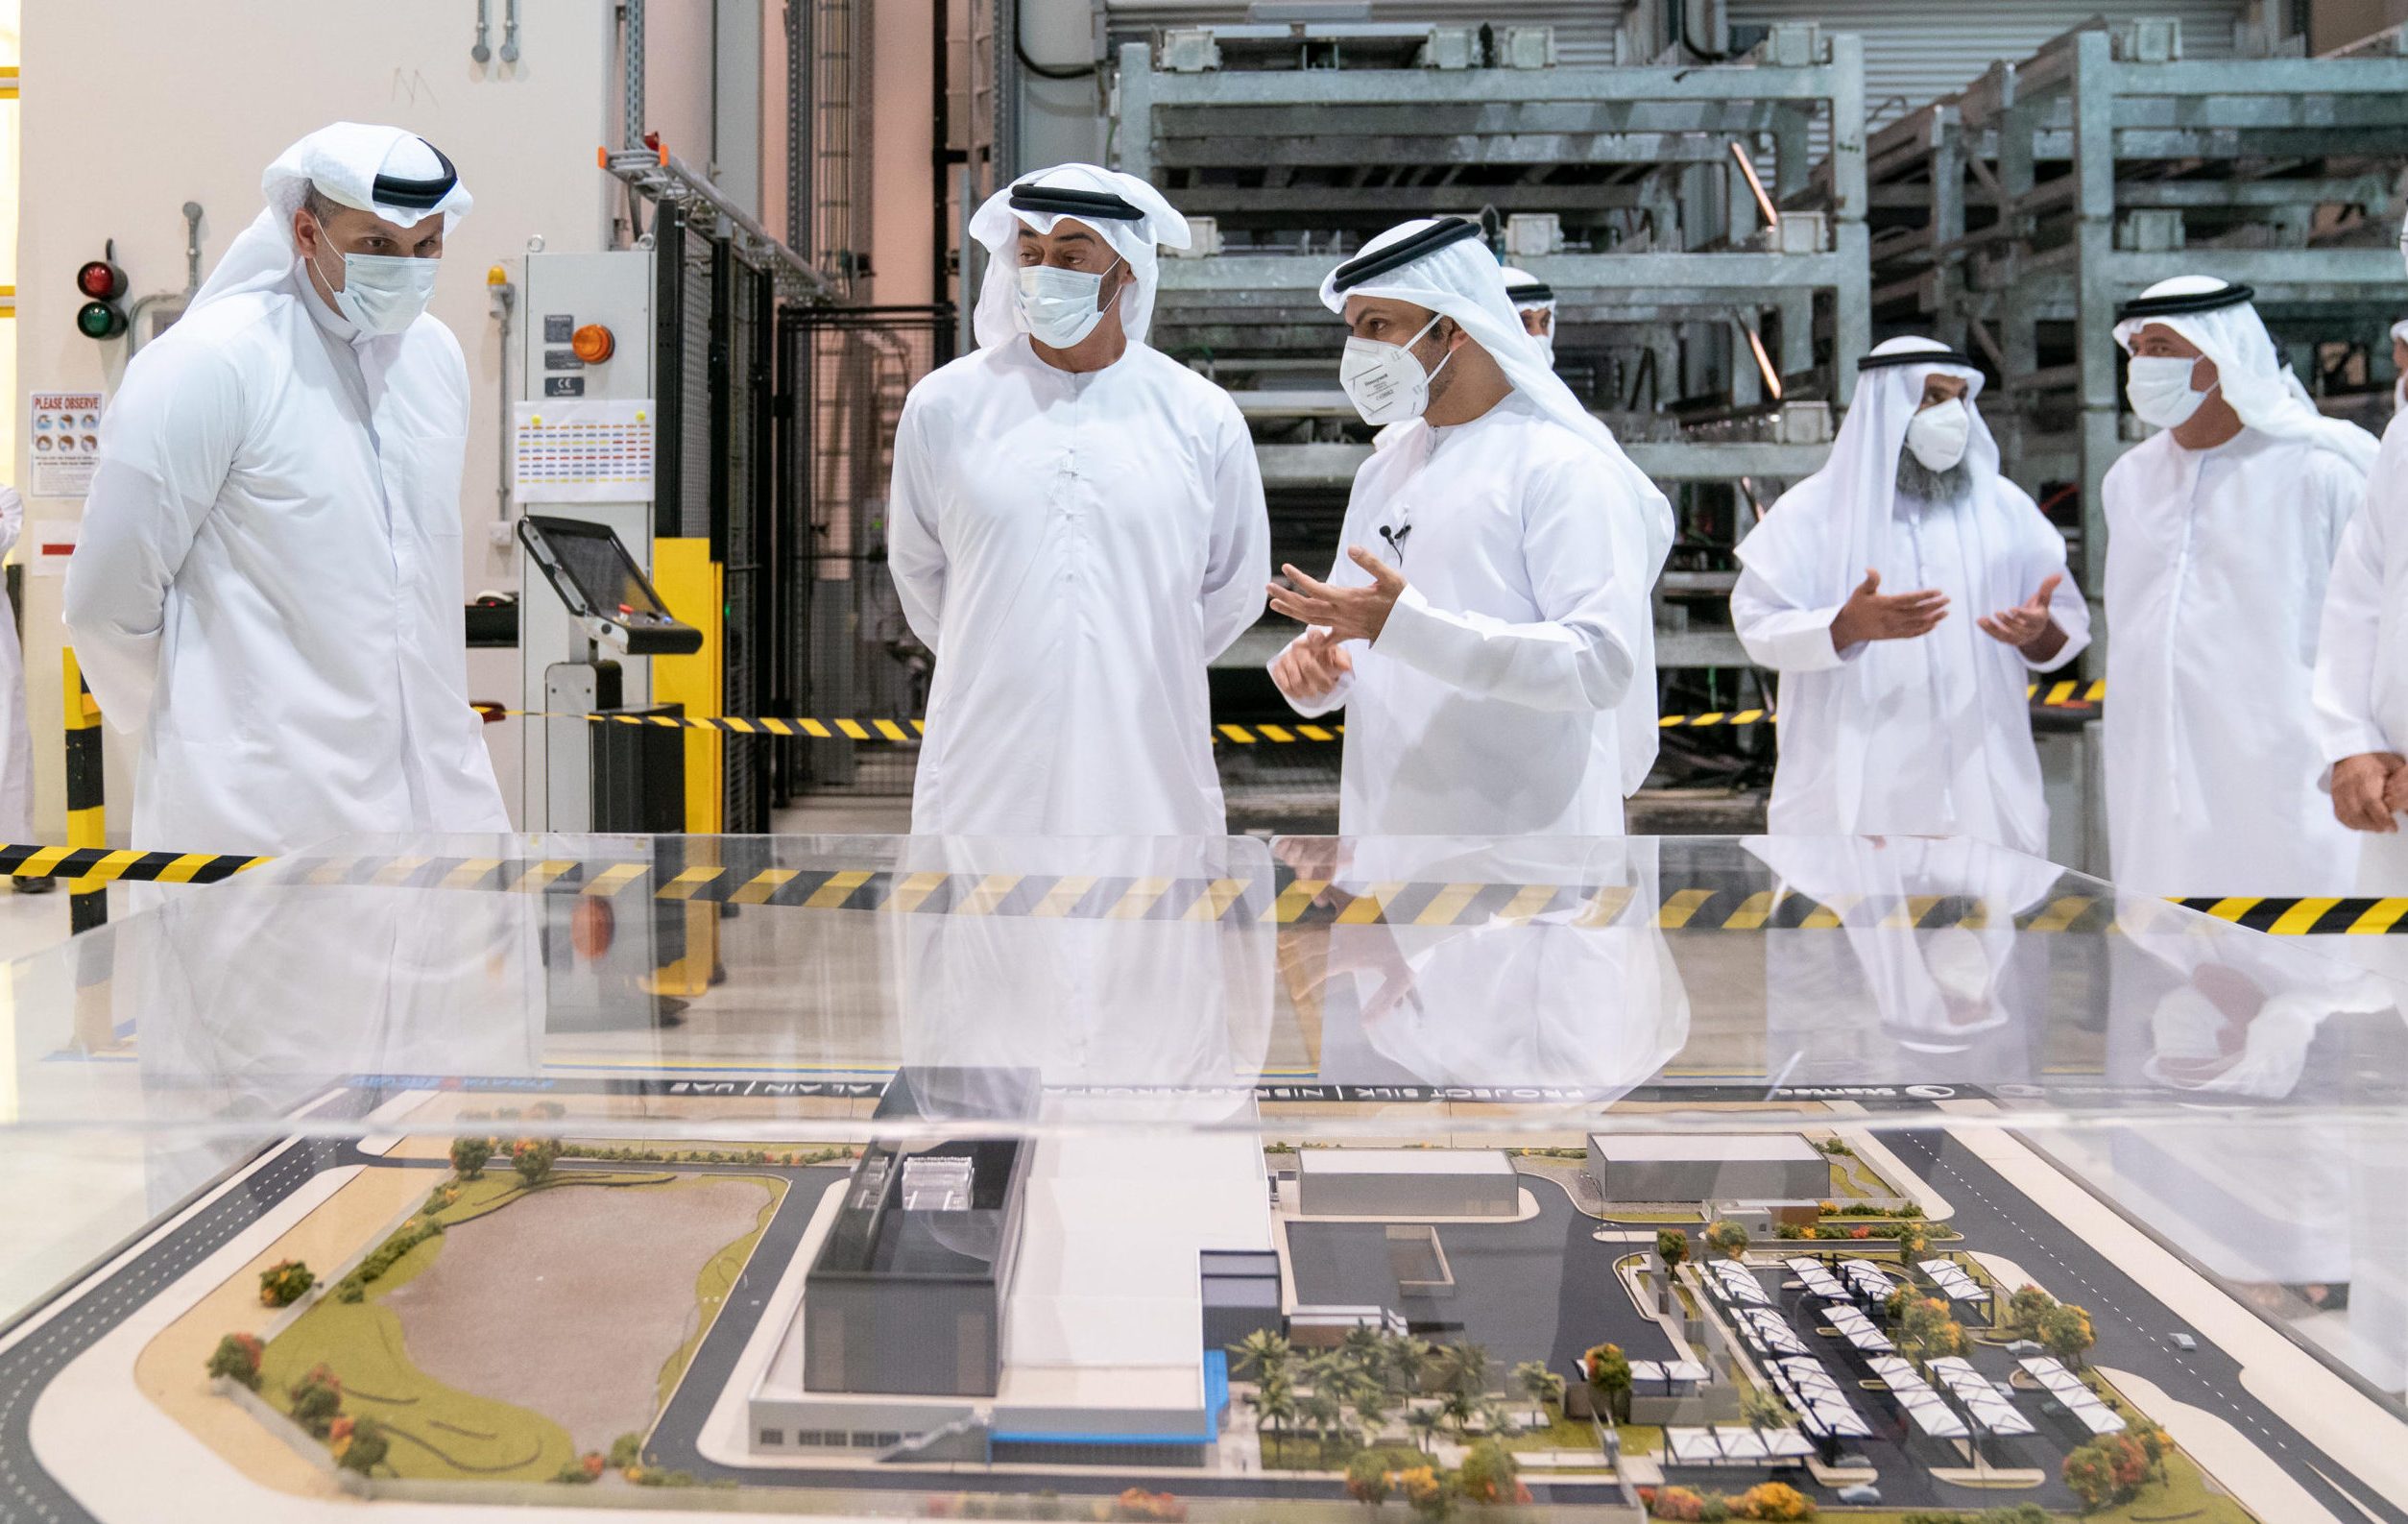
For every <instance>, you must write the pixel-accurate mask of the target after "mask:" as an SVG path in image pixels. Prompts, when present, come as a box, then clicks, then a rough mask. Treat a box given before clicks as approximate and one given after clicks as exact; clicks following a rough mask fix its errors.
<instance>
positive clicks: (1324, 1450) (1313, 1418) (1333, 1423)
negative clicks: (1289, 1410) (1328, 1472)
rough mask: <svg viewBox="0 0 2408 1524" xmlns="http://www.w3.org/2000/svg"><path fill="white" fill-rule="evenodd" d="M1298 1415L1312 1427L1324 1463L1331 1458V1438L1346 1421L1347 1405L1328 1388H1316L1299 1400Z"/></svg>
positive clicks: (1315, 1445) (1313, 1438)
mask: <svg viewBox="0 0 2408 1524" xmlns="http://www.w3.org/2000/svg"><path fill="white" fill-rule="evenodd" d="M1296 1415H1297V1416H1298V1417H1299V1418H1301V1419H1303V1420H1304V1421H1305V1422H1306V1423H1309V1424H1311V1425H1312V1442H1313V1445H1314V1447H1315V1448H1316V1449H1317V1450H1318V1451H1319V1452H1320V1455H1321V1459H1322V1461H1323V1462H1324V1463H1326V1462H1327V1461H1328V1460H1329V1456H1330V1436H1331V1435H1333V1434H1336V1432H1337V1426H1338V1425H1339V1424H1340V1423H1341V1422H1343V1421H1344V1420H1345V1417H1346V1404H1345V1403H1344V1402H1342V1401H1340V1400H1339V1399H1338V1395H1337V1393H1336V1391H1332V1390H1331V1389H1330V1388H1328V1387H1316V1388H1314V1389H1313V1390H1312V1391H1310V1392H1308V1393H1306V1394H1305V1395H1304V1396H1303V1397H1300V1398H1298V1399H1297V1402H1296Z"/></svg>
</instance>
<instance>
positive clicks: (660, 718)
mask: <svg viewBox="0 0 2408 1524" xmlns="http://www.w3.org/2000/svg"><path fill="white" fill-rule="evenodd" d="M2106 693H2107V684H2105V683H2104V682H2099V681H2096V680H2093V681H2091V682H2089V683H2082V682H2076V681H2072V680H2070V679H2069V680H2067V681H2063V682H2059V683H2052V684H2050V685H2048V687H2047V689H2045V691H2044V690H2043V689H2041V687H2040V686H2039V685H2038V684H2033V685H2030V686H2028V687H2027V688H2026V689H2025V690H2024V696H2025V697H2027V698H2029V699H2030V700H2031V701H2032V703H2033V704H2034V705H2035V707H2036V708H2040V709H2070V710H2083V709H2094V708H2096V707H2097V706H2098V704H2099V702H2100V700H2101V699H2102V698H2103V697H2104V696H2105V695H2106ZM476 707H477V709H478V710H479V711H480V712H482V713H484V714H489V715H495V716H508V717H510V718H513V719H582V720H586V721H589V722H590V723H592V724H596V725H657V726H661V727H662V728H663V729H668V730H713V731H718V732H720V733H722V734H724V735H730V736H783V737H788V738H809V739H812V740H860V741H879V740H882V741H914V740H918V739H919V738H921V737H922V736H924V735H926V734H927V728H928V727H927V721H926V720H919V719H841V718H839V719H825V718H817V717H813V716H809V715H800V714H743V715H738V714H695V715H684V714H579V713H576V712H573V711H552V710H535V709H504V708H503V707H502V706H500V705H498V704H479V705H477V706H476ZM1777 717H1778V716H1777V715H1775V714H1773V712H1772V711H1770V710H1769V709H1738V710H1715V711H1712V712H1711V713H1707V714H1666V715H1664V716H1662V717H1661V718H1659V719H1658V720H1657V721H1656V722H1655V723H1656V724H1657V726H1658V727H1659V728H1661V729H1664V730H1675V729H1681V730H1702V729H1706V728H1709V727H1712V726H1719V725H1754V724H1757V723H1760V722H1763V721H1770V720H1773V719H1776V718H1777ZM1345 734H1346V727H1345V726H1343V725H1316V724H1312V723H1310V722H1306V721H1297V722H1291V723H1288V724H1284V725H1281V724H1252V725H1241V724H1238V723H1235V722H1230V721H1224V722H1219V723H1216V724H1215V725H1214V726H1213V735H1214V736H1215V737H1216V738H1218V739H1221V740H1225V741H1228V742H1230V743H1232V744H1233V745H1239V746H1253V745H1257V744H1262V743H1265V742H1267V743H1269V744H1271V745H1286V744H1294V743H1297V742H1320V743H1327V742H1330V741H1335V740H1337V739H1338V738H1341V737H1343V736H1344V735H1345Z"/></svg>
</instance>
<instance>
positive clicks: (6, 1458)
mask: <svg viewBox="0 0 2408 1524" xmlns="http://www.w3.org/2000/svg"><path fill="white" fill-rule="evenodd" d="M349 1099H350V1098H349V1097H346V1098H345V1100H347V1101H348V1100H349ZM367 1099H369V1098H368V1097H366V1096H365V1095H363V1096H362V1097H361V1100H362V1101H366V1100H367ZM354 1114H356V1113H354ZM400 1162H401V1161H399V1160H393V1161H385V1160H380V1159H375V1158H373V1157H370V1156H369V1155H366V1154H363V1153H361V1152H360V1151H359V1150H358V1149H356V1148H355V1147H354V1146H353V1145H352V1144H351V1143H350V1142H349V1141H348V1140H345V1141H341V1142H337V1141H333V1140H328V1139H323V1138H301V1139H295V1140H294V1141H292V1142H289V1143H285V1144H281V1145H278V1146H277V1147H276V1148H275V1149H271V1150H270V1151H269V1152H268V1154H267V1155H266V1157H265V1159H264V1160H263V1161H261V1162H259V1163H258V1164H257V1165H256V1167H255V1168H253V1171H252V1173H250V1174H248V1175H245V1176H244V1177H243V1178H241V1179H240V1180H237V1181H236V1182H235V1183H234V1186H233V1188H232V1189H231V1190H229V1191H228V1192H226V1194H225V1195H223V1196H221V1197H218V1198H217V1199H216V1200H214V1201H211V1202H210V1203H209V1204H208V1205H207V1206H206V1207H205V1208H203V1209H202V1210H201V1211H200V1212H199V1213H197V1214H195V1215H194V1216H193V1217H192V1219H191V1220H190V1221H189V1222H185V1223H183V1224H182V1225H181V1226H180V1227H178V1228H177V1229H176V1230H175V1231H174V1232H172V1233H169V1234H168V1235H167V1236H166V1237H164V1238H162V1239H160V1240H159V1241H158V1242H157V1243H156V1244H154V1245H152V1246H150V1247H149V1248H147V1249H144V1250H143V1251H142V1252H141V1253H139V1254H137V1255H135V1256H134V1257H133V1258H132V1259H131V1260H129V1261H128V1262H127V1263H126V1264H124V1265H123V1266H120V1267H119V1268H118V1269H117V1270H114V1271H112V1272H110V1273H109V1274H108V1275H107V1276H105V1277H104V1278H102V1279H100V1280H98V1281H95V1282H92V1283H89V1284H88V1285H86V1286H85V1287H84V1288H83V1289H82V1290H80V1291H75V1292H71V1293H69V1294H68V1295H67V1297H66V1298H65V1299H64V1300H63V1302H62V1304H61V1305H60V1306H59V1308H58V1309H57V1310H56V1311H55V1312H54V1313H53V1315H52V1316H51V1318H50V1319H49V1321H47V1322H44V1323H42V1324H41V1325H40V1326H38V1327H36V1328H35V1329H34V1331H33V1332H32V1333H30V1334H28V1335H26V1336H25V1337H24V1338H22V1339H20V1340H18V1341H17V1342H16V1343H13V1344H11V1345H10V1346H9V1347H8V1348H6V1349H0V1520H4V1521H6V1524H20V1521H22V1524H36V1521H38V1524H68V1521H84V1520H89V1519H90V1518H91V1514H89V1513H87V1512H84V1509H83V1507H82V1506H81V1505H80V1504H78V1503H77V1502H76V1501H75V1499H74V1498H72V1497H70V1496H68V1495H67V1492H66V1489H65V1488H61V1487H60V1486H59V1484H58V1483H56V1482H54V1481H52V1480H51V1478H50V1475H49V1473H47V1472H46V1471H44V1470H42V1468H41V1465H40V1464H39V1463H38V1462H36V1460H35V1459H34V1446H33V1441H32V1437H31V1433H30V1429H31V1423H32V1419H33V1415H34V1403H35V1401H36V1398H38V1397H39V1396H40V1395H41V1392H42V1389H43V1388H45V1387H47V1386H48V1385H49V1384H50V1382H51V1381H52V1379H53V1378H54V1377H56V1376H57V1375H58V1374H59V1372H60V1370H62V1369H64V1368H65V1367H66V1365H67V1363H68V1362H69V1361H72V1360H73V1359H75V1358H76V1357H77V1356H78V1355H81V1354H82V1353H84V1351H85V1350H86V1349H89V1348H90V1347H91V1346H92V1345H93V1343H96V1342H97V1341H98V1340H99V1339H100V1338H101V1337H102V1336H103V1335H105V1334H107V1333H108V1331H109V1330H110V1329H112V1328H114V1327H116V1326H117V1324H119V1323H120V1322H122V1321H124V1320H125V1319H126V1318H129V1317H131V1316H132V1314H134V1313H136V1312H138V1311H140V1310H141V1309H142V1308H143V1307H144V1306H145V1305H147V1304H148V1303H149V1302H150V1300H151V1299H152V1298H153V1297H155V1296H157V1295H158V1294H160V1293H162V1292H164V1291H165V1290H166V1289H167V1288H168V1287H170V1286H172V1285H174V1284H175V1283H176V1281H177V1280H179V1279H180V1278H181V1277H182V1276H184V1275H185V1274H188V1273H189V1272H190V1271H191V1270H192V1269H193V1268H194V1267H195V1266H197V1265H199V1264H200V1263H201V1262H202V1261H203V1260H205V1259H206V1258H208V1257H209V1256H210V1255H211V1254H214V1253H216V1252H217V1251H218V1250H219V1249H220V1248H223V1247H224V1246H226V1245H227V1244H228V1243H229V1242H231V1241H232V1240H233V1239H234V1238H235V1237H236V1236H237V1235H238V1234H240V1233H241V1232H242V1231H243V1230H244V1229H245V1228H248V1227H250V1226H251V1225H252V1224H253V1222H258V1221H259V1220H260V1219H261V1218H263V1217H265V1216H267V1215H268V1213H270V1212H272V1211H274V1210H275V1209H276V1207H277V1204H278V1203H279V1202H281V1201H283V1200H284V1198H285V1197H289V1196H291V1195H292V1194H293V1193H294V1192H295V1191H298V1190H300V1189H301V1187H302V1186H304V1185H307V1184H308V1183H309V1182H310V1180H311V1179H313V1178H315V1177H316V1176H317V1175H318V1174H319V1173H321V1172H323V1171H325V1170H334V1169H340V1168H342V1167H344V1166H346V1165H354V1164H360V1165H377V1164H387V1163H390V1164H395V1165H397V1164H399V1163H400ZM426 1162H428V1163H430V1164H431V1163H434V1162H435V1161H432V1160H429V1161H426ZM446 1168H447V1166H446Z"/></svg>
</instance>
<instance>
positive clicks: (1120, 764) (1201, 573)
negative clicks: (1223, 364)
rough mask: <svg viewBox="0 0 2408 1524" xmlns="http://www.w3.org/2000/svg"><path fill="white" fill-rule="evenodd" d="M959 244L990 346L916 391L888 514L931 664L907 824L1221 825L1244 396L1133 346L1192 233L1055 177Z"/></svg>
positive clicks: (1248, 449) (1010, 195)
mask: <svg viewBox="0 0 2408 1524" xmlns="http://www.w3.org/2000/svg"><path fill="white" fill-rule="evenodd" d="M970 232H971V235H972V236H973V237H975V238H976V239H977V240H978V241H979V242H980V243H982V244H984V245H985V246H986V249H987V252H988V255H989V263H988V266H987V278H986V284H985V286H984V287H983V289H982V290H981V293H980V295H979V299H978V308H977V314H976V328H977V337H978V348H977V349H976V350H975V351H972V352H971V353H969V354H965V355H963V356H962V357H961V358H960V359H957V360H955V361H953V362H952V363H951V365H948V366H945V367H944V368H943V369H941V370H938V371H936V372H934V373H933V374H931V375H928V376H927V377H925V378H924V379H922V380H921V382H920V383H919V384H918V385H917V386H914V387H913V388H912V389H911V395H910V396H909V397H908V398H907V399H904V402H903V418H902V420H901V422H900V423H899V424H898V425H897V428H896V433H895V470H894V479H893V485H892V488H891V489H890V491H891V497H890V500H889V502H888V505H887V515H886V523H887V545H886V556H887V568H888V570H889V571H890V572H891V573H892V575H893V577H894V582H895V593H896V596H897V598H898V600H899V601H900V602H901V603H902V605H903V616H904V617H905V618H907V619H908V620H909V621H910V623H911V628H912V630H913V631H914V632H915V633H916V634H918V636H919V637H920V639H921V640H922V641H925V642H926V643H927V647H928V648H929V649H930V650H931V651H933V652H935V653H936V669H935V673H934V676H933V677H932V679H931V681H930V686H929V692H928V717H927V736H926V738H925V739H924V740H923V742H922V745H921V751H920V766H919V774H918V778H917V780H916V781H915V784H914V786H913V791H912V804H911V825H912V830H913V831H915V832H918V833H921V834H924V835H1162V836H1181V835H1184V836H1216V835H1221V834H1222V833H1223V832H1224V831H1225V830H1226V829H1227V819H1226V815H1225V812H1224V810H1223V809H1222V806H1221V796H1220V782H1219V777H1218V774H1217V772H1216V769H1215V767H1214V763H1213V748H1212V706H1211V702H1210V694H1209V692H1208V690H1207V688H1206V668H1207V665H1208V664H1210V663H1211V661H1212V659H1213V658H1214V657H1216V656H1218V655H1219V654H1220V653H1221V652H1222V651H1224V650H1226V649H1227V648H1228V647H1229V644H1230V642H1231V641H1235V640H1237V638H1238V637H1239V636H1240V634H1242V633H1244V631H1245V629H1246V627H1247V626H1248V625H1250V624H1252V623H1253V622H1254V621H1255V619H1256V618H1257V617H1259V616H1260V615H1261V614H1262V612H1263V578H1264V573H1265V572H1266V571H1267V570H1268V569H1269V560H1270V520H1269V518H1268V516H1267V515H1266V513H1265V512H1264V505H1263V478H1262V474H1261V472H1260V471H1259V469H1258V468H1257V467H1256V465H1255V457H1254V441H1253V439H1252V437H1251V436H1250V435H1249V433H1248V432H1247V429H1246V423H1245V420H1244V418H1243V417H1241V416H1240V414H1239V412H1238V404H1237V403H1235V402H1234V401H1232V400H1230V398H1229V394H1228V393H1226V392H1224V391H1222V390H1221V389H1220V388H1219V387H1217V386H1215V385H1214V384H1213V383H1212V382H1210V381H1208V380H1206V379H1205V378H1204V377H1203V376H1201V375H1196V374H1195V373H1194V372H1193V371H1191V370H1189V369H1188V368H1187V367H1186V366H1184V365H1181V364H1179V363H1178V362H1177V361H1176V360H1173V359H1170V358H1169V357H1168V356H1167V355H1165V354H1163V353H1162V352H1161V351H1157V350H1155V349H1153V348H1152V347H1150V346H1149V345H1147V344H1146V342H1145V333H1146V327H1147V324H1148V322H1149V320H1150V319H1151V317H1152V315H1153V306H1154V284H1155V269H1156V265H1155V258H1156V255H1155V252H1154V251H1155V247H1156V246H1157V245H1168V246H1169V247H1171V248H1174V249H1183V248H1185V247H1187V244H1188V239H1189V233H1188V225H1187V220H1186V219H1185V218H1183V217H1181V216H1180V215H1179V214H1178V213H1177V212H1176V211H1174V210H1172V209H1171V207H1170V205H1169V204H1168V202H1166V201H1164V200H1163V198H1162V193H1161V192H1160V191H1158V190H1156V189H1155V188H1154V187H1153V186H1152V185H1151V184H1149V183H1147V182H1146V181H1143V180H1140V179H1138V178H1136V177H1135V176H1131V175H1123V174H1120V173H1117V172H1115V171H1112V170H1107V169H1098V168H1096V167H1095V166H1094V165H1091V164H1065V165H1062V166H1060V167H1058V168H1054V169H1049V170H1045V171H1042V172H1040V173H1038V174H1034V175H1030V176H1027V177H1025V178H1023V180H1021V181H1019V182H1017V183H1016V184H1013V185H1010V186H1008V187H1006V188H1005V189H1003V190H1000V191H999V192H997V193H996V195H995V196H994V197H993V198H992V199H990V200H989V201H988V202H987V204H986V205H985V206H982V207H980V208H979V209H978V211H977V213H976V215H975V216H974V217H973V218H972V219H971V223H970Z"/></svg>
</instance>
